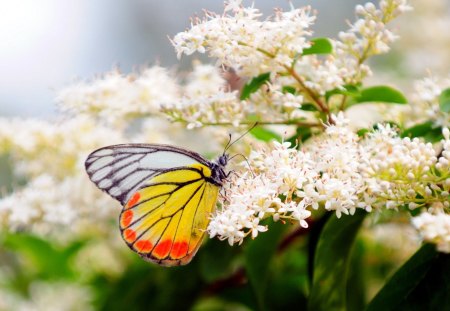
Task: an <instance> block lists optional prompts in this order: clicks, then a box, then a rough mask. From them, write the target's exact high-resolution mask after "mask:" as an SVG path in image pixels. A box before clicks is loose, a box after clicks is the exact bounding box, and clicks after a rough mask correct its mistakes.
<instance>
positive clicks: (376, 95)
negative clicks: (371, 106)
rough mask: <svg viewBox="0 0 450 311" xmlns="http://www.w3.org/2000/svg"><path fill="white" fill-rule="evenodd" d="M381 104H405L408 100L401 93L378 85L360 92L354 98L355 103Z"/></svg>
mask: <svg viewBox="0 0 450 311" xmlns="http://www.w3.org/2000/svg"><path fill="white" fill-rule="evenodd" d="M366 102H381V103H390V104H406V103H407V102H408V100H407V99H406V97H405V96H404V95H403V93H402V92H400V91H399V90H396V89H394V88H392V87H390V86H385V85H379V86H372V87H368V88H365V89H362V90H361V94H360V95H359V96H357V97H356V98H355V103H366Z"/></svg>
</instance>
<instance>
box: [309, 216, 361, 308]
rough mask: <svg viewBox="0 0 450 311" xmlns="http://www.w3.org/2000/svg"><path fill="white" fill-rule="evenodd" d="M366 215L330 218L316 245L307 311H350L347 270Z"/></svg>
mask: <svg viewBox="0 0 450 311" xmlns="http://www.w3.org/2000/svg"><path fill="white" fill-rule="evenodd" d="M365 216H366V212H364V211H358V212H357V213H355V215H353V216H345V215H344V216H342V217H341V219H338V218H337V217H336V216H335V215H333V216H331V217H330V219H329V220H328V221H327V223H326V224H325V226H324V228H323V230H322V232H321V234H320V237H319V241H318V243H317V248H316V252H315V256H314V270H313V282H312V288H311V294H310V296H309V300H308V310H311V311H313V310H314V311H316V310H317V311H319V310H327V311H333V310H347V282H348V269H349V265H350V261H351V260H350V259H351V256H350V255H351V250H352V245H353V241H354V240H355V239H356V235H357V233H358V230H359V227H360V226H361V224H362V221H363V220H364V217H365Z"/></svg>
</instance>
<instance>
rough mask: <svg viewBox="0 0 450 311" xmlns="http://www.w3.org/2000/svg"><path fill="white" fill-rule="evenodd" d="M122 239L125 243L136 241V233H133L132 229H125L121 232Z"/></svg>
mask: <svg viewBox="0 0 450 311" xmlns="http://www.w3.org/2000/svg"><path fill="white" fill-rule="evenodd" d="M123 238H124V239H125V241H127V242H128V243H131V242H133V241H134V240H136V231H134V230H133V229H127V230H125V231H124V232H123Z"/></svg>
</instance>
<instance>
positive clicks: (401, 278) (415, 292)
mask: <svg viewBox="0 0 450 311" xmlns="http://www.w3.org/2000/svg"><path fill="white" fill-rule="evenodd" d="M449 293H450V254H442V253H438V252H437V251H436V250H435V246H434V245H430V244H426V245H424V246H422V247H421V248H420V249H419V250H418V251H417V252H416V253H415V254H414V255H413V256H412V257H411V258H410V259H409V260H408V261H407V262H406V263H405V264H404V265H403V266H402V267H400V269H399V270H398V271H397V272H396V273H395V274H394V275H393V276H392V278H391V279H390V280H389V281H388V282H387V283H386V285H385V286H384V287H383V288H382V289H381V290H380V291H379V292H378V294H377V295H376V296H375V297H374V298H373V299H372V301H371V302H370V304H369V306H368V308H367V311H375V310H384V311H390V310H395V311H401V310H450V295H449Z"/></svg>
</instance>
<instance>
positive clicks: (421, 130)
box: [401, 121, 442, 142]
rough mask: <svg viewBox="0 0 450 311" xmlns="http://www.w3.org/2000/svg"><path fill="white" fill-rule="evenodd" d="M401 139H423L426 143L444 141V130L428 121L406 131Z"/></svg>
mask: <svg viewBox="0 0 450 311" xmlns="http://www.w3.org/2000/svg"><path fill="white" fill-rule="evenodd" d="M401 137H410V138H413V137H423V138H425V140H426V141H429V142H437V141H440V140H441V139H442V128H441V127H440V126H436V125H435V124H434V123H433V122H431V121H427V122H424V123H420V124H417V125H414V126H412V127H410V128H408V129H406V130H404V131H403V132H402V133H401Z"/></svg>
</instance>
